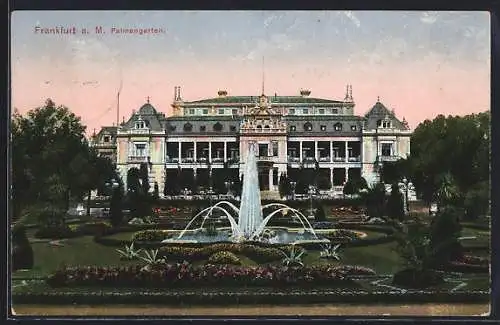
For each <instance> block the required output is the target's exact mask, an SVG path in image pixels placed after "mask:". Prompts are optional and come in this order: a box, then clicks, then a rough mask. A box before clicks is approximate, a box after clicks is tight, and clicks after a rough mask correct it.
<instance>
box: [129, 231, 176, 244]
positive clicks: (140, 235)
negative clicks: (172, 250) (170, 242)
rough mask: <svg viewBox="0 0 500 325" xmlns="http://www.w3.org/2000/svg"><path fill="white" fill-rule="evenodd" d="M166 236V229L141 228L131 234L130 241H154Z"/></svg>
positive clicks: (163, 238)
mask: <svg viewBox="0 0 500 325" xmlns="http://www.w3.org/2000/svg"><path fill="white" fill-rule="evenodd" d="M167 237H168V235H167V233H166V231H164V230H158V229H149V230H141V231H138V232H136V233H134V235H133V236H132V241H147V242H156V241H162V240H165V239H166V238H167Z"/></svg>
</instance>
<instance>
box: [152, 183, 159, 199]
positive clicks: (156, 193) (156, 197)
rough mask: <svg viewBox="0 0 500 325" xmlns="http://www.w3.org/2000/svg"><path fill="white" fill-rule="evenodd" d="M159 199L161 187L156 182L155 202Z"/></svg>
mask: <svg viewBox="0 0 500 325" xmlns="http://www.w3.org/2000/svg"><path fill="white" fill-rule="evenodd" d="M159 199H160V188H159V186H158V183H157V182H155V185H154V190H153V200H154V201H155V202H158V200H159Z"/></svg>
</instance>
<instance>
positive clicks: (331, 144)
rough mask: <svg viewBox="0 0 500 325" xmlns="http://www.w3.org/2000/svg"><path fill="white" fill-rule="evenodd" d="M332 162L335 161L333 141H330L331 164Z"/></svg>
mask: <svg viewBox="0 0 500 325" xmlns="http://www.w3.org/2000/svg"><path fill="white" fill-rule="evenodd" d="M332 161H333V141H330V162H332ZM332 171H333V170H332Z"/></svg>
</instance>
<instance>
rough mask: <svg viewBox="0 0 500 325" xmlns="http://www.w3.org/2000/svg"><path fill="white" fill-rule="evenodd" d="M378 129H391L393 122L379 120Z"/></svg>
mask: <svg viewBox="0 0 500 325" xmlns="http://www.w3.org/2000/svg"><path fill="white" fill-rule="evenodd" d="M377 127H379V128H380V127H382V128H384V129H387V128H390V127H391V121H389V120H378V121H377Z"/></svg>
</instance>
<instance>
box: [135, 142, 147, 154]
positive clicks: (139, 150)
mask: <svg viewBox="0 0 500 325" xmlns="http://www.w3.org/2000/svg"><path fill="white" fill-rule="evenodd" d="M135 156H136V157H146V156H147V155H146V144H144V143H137V144H136V145H135Z"/></svg>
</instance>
